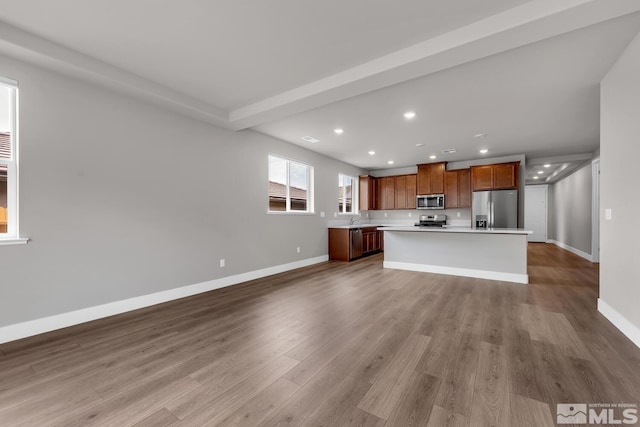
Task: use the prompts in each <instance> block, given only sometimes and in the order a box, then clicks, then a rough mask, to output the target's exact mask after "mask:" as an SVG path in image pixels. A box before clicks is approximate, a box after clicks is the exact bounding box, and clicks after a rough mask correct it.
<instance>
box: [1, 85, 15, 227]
mask: <svg viewBox="0 0 640 427" xmlns="http://www.w3.org/2000/svg"><path fill="white" fill-rule="evenodd" d="M17 96H18V86H17V83H16V82H15V81H13V80H9V79H6V78H4V77H0V239H1V238H12V237H18V161H17V157H18V149H17V141H18V140H17V138H16V123H17V121H16V113H17V108H16V105H17Z"/></svg>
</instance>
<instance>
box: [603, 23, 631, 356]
mask: <svg viewBox="0 0 640 427" xmlns="http://www.w3.org/2000/svg"><path fill="white" fill-rule="evenodd" d="M600 110H601V121H600V262H601V265H600V299H601V302H604V303H605V304H606V306H608V308H611V309H612V310H614V311H615V313H617V314H619V315H620V317H621V318H623V319H626V320H627V321H628V322H629V323H624V322H623V321H622V320H620V319H616V316H615V313H612V312H611V311H609V312H608V314H607V317H609V319H611V320H612V321H613V322H614V323H615V324H616V325H617V326H618V327H621V328H622V329H623V331H625V326H623V325H626V331H625V333H627V335H630V336H632V335H633V331H635V333H636V334H637V335H636V336H635V342H636V344H638V345H639V346H640V309H639V308H638V307H639V305H638V304H639V302H640V227H638V212H640V198H639V197H638V195H639V194H640V192H639V191H638V178H637V176H638V166H637V164H638V158H640V143H639V138H640V35H639V36H636V38H635V39H634V40H633V41H632V42H631V43H630V44H629V46H628V47H627V49H626V50H625V52H624V53H623V54H622V56H621V57H620V58H619V59H618V61H617V62H616V64H615V65H614V66H613V67H612V68H611V70H609V72H608V73H607V75H606V76H605V78H604V79H603V81H602V83H601V108H600ZM606 209H611V211H612V218H611V220H607V219H606V218H605V210H606ZM600 308H601V311H602V305H600Z"/></svg>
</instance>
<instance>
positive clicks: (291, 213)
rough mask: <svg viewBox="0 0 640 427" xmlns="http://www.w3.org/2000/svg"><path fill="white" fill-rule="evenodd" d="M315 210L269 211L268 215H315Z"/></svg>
mask: <svg viewBox="0 0 640 427" xmlns="http://www.w3.org/2000/svg"><path fill="white" fill-rule="evenodd" d="M315 214H316V213H315V212H296V211H288V212H285V211H267V215H315Z"/></svg>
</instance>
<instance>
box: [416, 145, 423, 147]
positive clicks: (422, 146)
mask: <svg viewBox="0 0 640 427" xmlns="http://www.w3.org/2000/svg"><path fill="white" fill-rule="evenodd" d="M416 147H424V144H416Z"/></svg>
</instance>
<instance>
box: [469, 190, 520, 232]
mask: <svg viewBox="0 0 640 427" xmlns="http://www.w3.org/2000/svg"><path fill="white" fill-rule="evenodd" d="M471 223H472V226H473V228H518V191H517V190H494V191H474V192H473V204H472V205H471Z"/></svg>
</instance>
